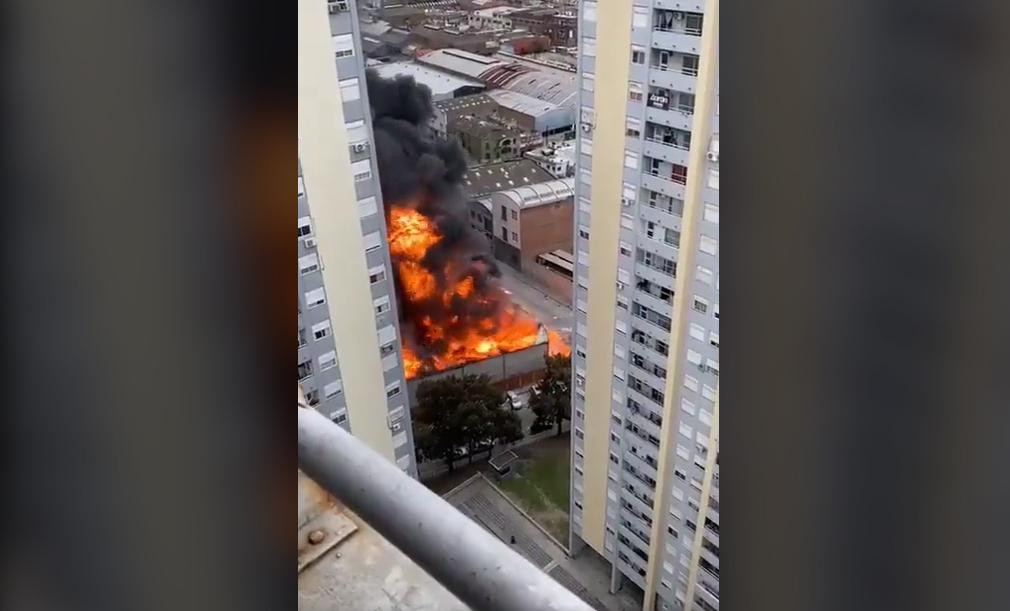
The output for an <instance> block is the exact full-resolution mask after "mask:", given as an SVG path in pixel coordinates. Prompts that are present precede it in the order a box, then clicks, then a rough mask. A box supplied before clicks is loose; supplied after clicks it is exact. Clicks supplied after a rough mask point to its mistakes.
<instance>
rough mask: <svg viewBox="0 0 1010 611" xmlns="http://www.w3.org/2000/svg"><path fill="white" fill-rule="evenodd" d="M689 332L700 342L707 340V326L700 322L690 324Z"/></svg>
mask: <svg viewBox="0 0 1010 611" xmlns="http://www.w3.org/2000/svg"><path fill="white" fill-rule="evenodd" d="M688 333H689V334H690V335H691V337H693V338H694V339H696V340H698V341H699V342H703V341H705V327H703V326H701V325H699V324H696V323H691V324H690V325H689V326H688Z"/></svg>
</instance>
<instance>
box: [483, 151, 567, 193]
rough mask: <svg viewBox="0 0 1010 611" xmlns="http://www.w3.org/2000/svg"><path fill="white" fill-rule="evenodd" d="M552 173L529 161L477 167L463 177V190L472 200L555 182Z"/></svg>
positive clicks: (520, 160) (519, 160)
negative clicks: (490, 194)
mask: <svg viewBox="0 0 1010 611" xmlns="http://www.w3.org/2000/svg"><path fill="white" fill-rule="evenodd" d="M553 178H554V177H553V176H551V174H550V172H548V171H547V170H544V169H543V168H541V167H540V166H538V165H537V164H535V163H533V162H532V161H531V160H529V159H517V160H515V161H503V162H501V163H494V164H490V165H485V166H475V167H472V168H470V169H469V170H467V172H466V174H464V175H463V190H464V191H466V194H467V196H468V197H470V198H476V197H479V196H481V195H486V194H488V193H493V192H495V191H502V190H505V189H512V188H515V187H523V186H526V185H531V184H536V183H541V182H547V181H549V180H553Z"/></svg>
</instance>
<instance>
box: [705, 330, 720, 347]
mask: <svg viewBox="0 0 1010 611" xmlns="http://www.w3.org/2000/svg"><path fill="white" fill-rule="evenodd" d="M708 343H710V344H712V345H713V346H715V347H716V348H718V347H719V334H718V333H716V332H715V331H713V332H711V333H709V334H708Z"/></svg>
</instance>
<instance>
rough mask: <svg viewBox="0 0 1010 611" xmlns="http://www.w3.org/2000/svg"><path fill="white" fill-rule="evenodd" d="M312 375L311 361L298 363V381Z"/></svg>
mask: <svg viewBox="0 0 1010 611" xmlns="http://www.w3.org/2000/svg"><path fill="white" fill-rule="evenodd" d="M311 375H312V361H305V362H304V363H298V379H299V380H304V379H305V378H307V377H309V376H311Z"/></svg>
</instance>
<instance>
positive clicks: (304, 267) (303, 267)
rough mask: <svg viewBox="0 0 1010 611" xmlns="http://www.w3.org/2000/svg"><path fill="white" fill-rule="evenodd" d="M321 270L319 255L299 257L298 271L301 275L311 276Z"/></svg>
mask: <svg viewBox="0 0 1010 611" xmlns="http://www.w3.org/2000/svg"><path fill="white" fill-rule="evenodd" d="M318 269H319V255H317V254H316V253H312V254H310V255H305V256H304V257H298V271H299V273H301V275H303V276H304V275H305V274H309V273H312V272H314V271H317V270H318Z"/></svg>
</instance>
